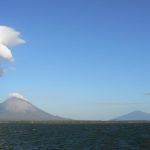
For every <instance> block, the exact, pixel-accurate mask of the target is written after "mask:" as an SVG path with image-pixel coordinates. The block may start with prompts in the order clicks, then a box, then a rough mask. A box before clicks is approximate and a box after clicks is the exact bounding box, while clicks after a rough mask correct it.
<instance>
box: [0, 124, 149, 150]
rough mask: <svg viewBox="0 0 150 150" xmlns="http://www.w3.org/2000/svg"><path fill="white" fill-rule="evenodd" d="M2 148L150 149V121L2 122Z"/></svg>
mask: <svg viewBox="0 0 150 150" xmlns="http://www.w3.org/2000/svg"><path fill="white" fill-rule="evenodd" d="M1 149H2V150H150V124H149V123H139V124H138V123H130V124H127V123H119V124H118V123H101V124H98V123H95V124H69V123H68V124H48V123H45V124H40V123H34V124H31V123H1V124H0V150H1Z"/></svg>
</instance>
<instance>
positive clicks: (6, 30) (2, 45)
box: [0, 25, 25, 74]
mask: <svg viewBox="0 0 150 150" xmlns="http://www.w3.org/2000/svg"><path fill="white" fill-rule="evenodd" d="M20 36H21V34H20V32H17V31H15V30H14V29H13V28H10V27H8V26H1V25H0V63H1V62H2V61H4V60H5V61H13V60H14V58H13V54H12V50H11V47H13V46H16V45H19V44H23V43H25V41H24V40H23V39H21V38H20ZM0 65H1V64H0ZM3 73H4V69H2V68H0V74H3Z"/></svg>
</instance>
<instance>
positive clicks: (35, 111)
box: [0, 93, 64, 121]
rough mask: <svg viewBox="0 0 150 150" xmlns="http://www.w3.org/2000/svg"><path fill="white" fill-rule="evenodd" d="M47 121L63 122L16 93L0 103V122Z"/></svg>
mask: <svg viewBox="0 0 150 150" xmlns="http://www.w3.org/2000/svg"><path fill="white" fill-rule="evenodd" d="M48 120H64V118H62V117H59V116H55V115H51V114H49V113H47V112H44V111H43V110H41V109H39V108H37V107H36V106H34V105H33V104H31V103H30V102H29V101H28V100H27V99H26V98H24V97H23V96H22V95H20V94H18V93H12V94H11V95H10V96H9V98H8V99H7V100H6V101H4V102H3V103H0V121H48Z"/></svg>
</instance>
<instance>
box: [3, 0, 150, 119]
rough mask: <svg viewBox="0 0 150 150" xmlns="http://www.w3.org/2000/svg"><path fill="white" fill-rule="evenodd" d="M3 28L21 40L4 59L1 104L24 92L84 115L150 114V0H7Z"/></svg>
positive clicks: (60, 110) (47, 105)
mask: <svg viewBox="0 0 150 150" xmlns="http://www.w3.org/2000/svg"><path fill="white" fill-rule="evenodd" d="M0 25H1V26H8V27H10V28H11V29H12V28H13V29H15V31H16V32H17V33H18V32H19V34H18V36H19V37H18V38H20V40H22V42H20V43H19V44H21V45H18V46H15V47H12V48H11V52H12V56H13V58H14V61H13V62H10V61H3V62H1V64H0V66H2V67H4V68H9V69H8V71H6V73H4V74H3V75H2V76H1V77H0V85H1V86H0V102H3V101H4V100H5V99H6V97H7V95H8V93H10V92H18V93H21V94H22V95H23V96H25V97H27V98H28V99H29V101H30V102H31V103H33V104H34V105H36V106H38V107H39V108H41V109H43V110H45V111H47V112H49V113H51V114H54V115H59V116H63V117H67V118H73V119H81V120H82V119H84V120H108V119H112V118H114V117H116V116H119V115H122V114H125V113H128V112H131V111H134V110H141V111H145V112H149V113H150V110H149V107H150V67H149V65H150V59H149V57H150V1H149V0H113V1H112V0H63V1H62V0H55V1H54V0H38V1H36V0H32V1H31V0H22V1H20V0H13V1H9V0H5V1H1V5H0ZM0 36H1V35H0ZM0 44H1V43H0ZM17 44H18V43H17ZM17 44H16V45H17ZM8 50H9V49H8Z"/></svg>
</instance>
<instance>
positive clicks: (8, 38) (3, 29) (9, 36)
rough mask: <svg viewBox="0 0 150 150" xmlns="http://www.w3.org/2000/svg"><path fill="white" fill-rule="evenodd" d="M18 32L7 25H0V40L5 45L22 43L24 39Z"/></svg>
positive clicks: (10, 45)
mask: <svg viewBox="0 0 150 150" xmlns="http://www.w3.org/2000/svg"><path fill="white" fill-rule="evenodd" d="M20 35H21V34H20V32H17V31H15V30H14V29H13V28H10V27H7V26H0V42H1V44H4V45H5V46H7V47H12V46H15V45H18V44H23V43H25V41H24V40H23V39H21V38H20Z"/></svg>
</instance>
